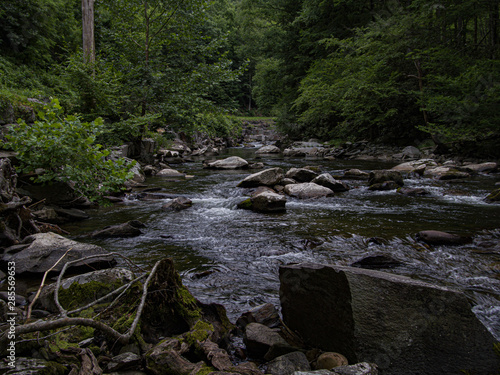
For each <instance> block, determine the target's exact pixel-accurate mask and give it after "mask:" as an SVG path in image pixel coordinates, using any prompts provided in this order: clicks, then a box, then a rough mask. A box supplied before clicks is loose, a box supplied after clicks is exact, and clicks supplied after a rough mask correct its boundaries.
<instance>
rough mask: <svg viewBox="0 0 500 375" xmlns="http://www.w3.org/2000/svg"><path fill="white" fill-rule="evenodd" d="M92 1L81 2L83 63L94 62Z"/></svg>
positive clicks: (84, 0) (83, 0)
mask: <svg viewBox="0 0 500 375" xmlns="http://www.w3.org/2000/svg"><path fill="white" fill-rule="evenodd" d="M94 1H95V0H82V30H83V33H82V34H83V61H84V62H85V63H93V62H94V61H95V42H94Z"/></svg>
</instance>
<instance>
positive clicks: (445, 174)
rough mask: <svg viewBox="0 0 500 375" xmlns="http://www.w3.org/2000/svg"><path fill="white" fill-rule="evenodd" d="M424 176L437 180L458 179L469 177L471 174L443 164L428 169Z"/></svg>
mask: <svg viewBox="0 0 500 375" xmlns="http://www.w3.org/2000/svg"><path fill="white" fill-rule="evenodd" d="M424 177H428V178H435V179H437V180H456V179H461V178H468V177H470V174H469V173H467V172H461V171H459V170H457V169H455V168H453V167H446V166H441V167H435V168H428V169H426V170H425V172H424Z"/></svg>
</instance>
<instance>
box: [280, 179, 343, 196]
mask: <svg viewBox="0 0 500 375" xmlns="http://www.w3.org/2000/svg"><path fill="white" fill-rule="evenodd" d="M284 191H285V193H286V194H288V195H290V196H291V197H295V198H299V199H313V198H321V197H330V196H333V195H334V193H333V191H332V190H330V189H328V188H326V187H324V186H321V185H318V184H315V183H312V182H304V183H302V184H293V185H286V186H285V190H284Z"/></svg>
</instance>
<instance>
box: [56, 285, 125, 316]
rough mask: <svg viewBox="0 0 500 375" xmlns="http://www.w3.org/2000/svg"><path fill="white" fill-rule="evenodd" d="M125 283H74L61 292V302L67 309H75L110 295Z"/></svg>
mask: <svg viewBox="0 0 500 375" xmlns="http://www.w3.org/2000/svg"><path fill="white" fill-rule="evenodd" d="M122 285H123V283H122V282H121V281H119V280H116V281H115V282H113V283H103V282H100V281H90V282H88V283H85V284H79V283H77V282H74V283H73V284H71V285H70V287H69V288H67V289H63V288H61V289H60V290H59V302H60V303H61V305H62V306H63V307H64V308H65V309H69V310H71V309H75V308H78V307H79V306H82V305H85V304H87V303H90V302H92V301H95V300H96V299H98V298H100V297H102V296H104V295H106V294H108V293H109V292H111V291H113V290H115V289H117V288H119V287H120V286H122Z"/></svg>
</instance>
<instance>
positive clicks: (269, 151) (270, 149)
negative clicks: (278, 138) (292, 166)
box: [255, 145, 281, 154]
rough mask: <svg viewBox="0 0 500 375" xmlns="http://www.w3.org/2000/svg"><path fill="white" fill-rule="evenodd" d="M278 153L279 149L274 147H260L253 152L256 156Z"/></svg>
mask: <svg viewBox="0 0 500 375" xmlns="http://www.w3.org/2000/svg"><path fill="white" fill-rule="evenodd" d="M280 152H281V150H280V149H279V147H276V146H274V145H268V146H262V147H261V148H259V149H258V150H257V151H255V153H256V154H279V153H280Z"/></svg>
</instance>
